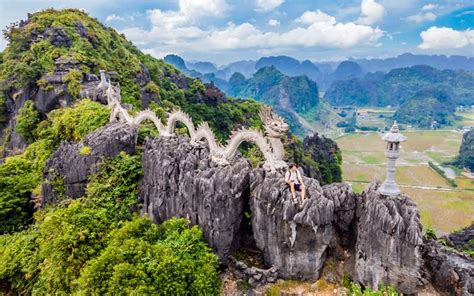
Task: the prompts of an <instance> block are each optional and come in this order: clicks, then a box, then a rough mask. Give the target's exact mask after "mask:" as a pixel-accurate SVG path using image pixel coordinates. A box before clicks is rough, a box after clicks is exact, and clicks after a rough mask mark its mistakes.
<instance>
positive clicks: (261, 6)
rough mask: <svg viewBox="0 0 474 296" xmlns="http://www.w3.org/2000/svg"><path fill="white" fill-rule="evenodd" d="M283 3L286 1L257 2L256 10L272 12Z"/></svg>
mask: <svg viewBox="0 0 474 296" xmlns="http://www.w3.org/2000/svg"><path fill="white" fill-rule="evenodd" d="M283 2H284V0H257V2H256V3H255V5H256V7H257V8H256V10H259V11H270V10H273V9H275V8H277V7H278V6H280V5H281V4H282V3H283Z"/></svg>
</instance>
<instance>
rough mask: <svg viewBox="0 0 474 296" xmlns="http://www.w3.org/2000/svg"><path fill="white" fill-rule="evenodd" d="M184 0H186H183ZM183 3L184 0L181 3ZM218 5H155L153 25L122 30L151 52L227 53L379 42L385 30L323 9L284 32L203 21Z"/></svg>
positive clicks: (272, 22)
mask: <svg viewBox="0 0 474 296" xmlns="http://www.w3.org/2000/svg"><path fill="white" fill-rule="evenodd" d="M181 2H183V1H181ZM181 2H180V3H181ZM216 11H218V9H213V10H208V11H207V12H205V13H203V12H200V14H199V15H198V16H196V15H189V14H188V12H186V10H185V9H183V7H182V6H180V9H179V10H177V11H161V10H157V9H155V10H152V11H149V12H148V15H147V16H148V18H149V19H150V21H151V24H152V28H151V29H150V30H144V29H141V28H137V27H133V28H128V29H125V30H122V33H124V34H125V35H126V36H127V38H129V39H130V40H132V41H133V42H135V43H136V44H139V45H140V47H142V48H145V49H146V52H147V53H150V54H153V55H155V56H158V57H160V56H162V55H163V54H164V53H168V52H173V53H178V54H183V53H189V52H210V51H213V52H215V53H217V52H225V51H231V50H236V49H254V50H255V51H256V52H260V53H261V52H269V51H272V52H277V51H279V50H281V49H283V48H286V49H288V48H298V49H301V48H311V47H320V48H344V49H347V48H351V47H355V46H359V45H370V46H377V44H378V42H379V39H380V38H381V37H382V36H383V35H384V32H383V31H382V30H380V29H379V28H373V27H371V26H368V25H363V24H357V23H354V22H347V23H341V22H337V21H336V18H335V17H333V16H331V15H328V14H326V13H324V12H322V11H320V10H317V11H306V12H305V13H303V14H302V15H301V16H300V17H299V18H297V20H296V24H297V25H296V26H294V27H293V28H292V29H290V30H286V31H284V32H272V31H267V30H263V29H261V28H259V27H257V26H256V25H254V24H252V23H250V22H245V23H242V24H234V23H232V22H229V23H227V25H225V26H223V27H202V26H199V22H198V21H199V19H200V18H202V17H205V14H209V15H213V14H214V13H215V12H216ZM268 24H269V25H270V26H273V27H277V26H279V25H280V22H279V21H278V20H276V19H270V20H269V22H268Z"/></svg>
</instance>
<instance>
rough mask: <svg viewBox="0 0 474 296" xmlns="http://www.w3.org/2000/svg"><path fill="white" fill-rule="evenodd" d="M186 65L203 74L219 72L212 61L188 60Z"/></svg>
mask: <svg viewBox="0 0 474 296" xmlns="http://www.w3.org/2000/svg"><path fill="white" fill-rule="evenodd" d="M186 67H187V68H188V69H190V70H194V71H197V72H200V73H203V74H207V73H214V72H217V68H216V66H215V65H214V64H213V63H211V62H195V63H192V62H186Z"/></svg>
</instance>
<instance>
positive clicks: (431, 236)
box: [425, 227, 437, 240]
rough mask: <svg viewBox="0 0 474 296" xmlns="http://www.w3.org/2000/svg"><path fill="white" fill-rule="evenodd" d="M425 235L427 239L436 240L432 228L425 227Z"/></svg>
mask: <svg viewBox="0 0 474 296" xmlns="http://www.w3.org/2000/svg"><path fill="white" fill-rule="evenodd" d="M425 237H426V238H427V239H433V240H436V239H437V237H436V232H435V231H434V230H433V229H432V228H429V227H428V228H426V231H425Z"/></svg>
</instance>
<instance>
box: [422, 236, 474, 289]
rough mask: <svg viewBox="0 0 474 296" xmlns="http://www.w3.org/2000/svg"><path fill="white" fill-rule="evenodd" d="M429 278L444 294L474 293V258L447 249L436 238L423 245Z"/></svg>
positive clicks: (425, 265) (426, 241)
mask: <svg viewBox="0 0 474 296" xmlns="http://www.w3.org/2000/svg"><path fill="white" fill-rule="evenodd" d="M421 253H422V255H423V259H424V269H425V271H426V273H427V277H428V280H429V281H430V282H431V283H432V284H433V286H434V287H435V288H436V289H437V290H438V291H439V292H441V293H442V295H457V296H467V295H474V260H472V258H470V257H469V256H467V255H466V254H463V253H456V252H453V251H449V250H447V249H446V248H445V247H443V246H442V245H440V244H439V243H438V242H436V241H434V240H425V241H424V244H423V246H422V247H421Z"/></svg>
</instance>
